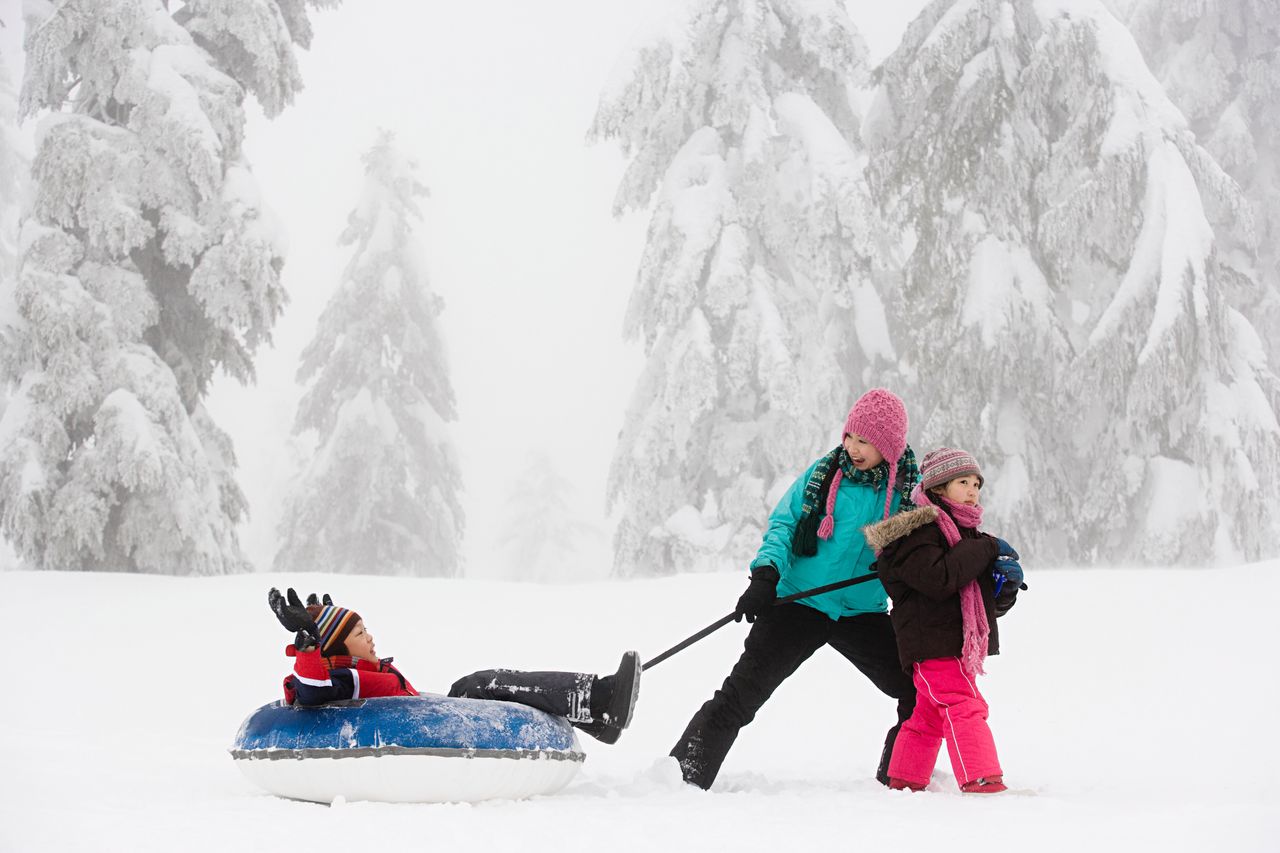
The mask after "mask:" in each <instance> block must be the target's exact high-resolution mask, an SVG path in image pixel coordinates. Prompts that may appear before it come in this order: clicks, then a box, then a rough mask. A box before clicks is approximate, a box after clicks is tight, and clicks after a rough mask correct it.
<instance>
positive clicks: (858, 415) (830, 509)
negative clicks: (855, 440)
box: [818, 388, 907, 539]
mask: <svg viewBox="0 0 1280 853" xmlns="http://www.w3.org/2000/svg"><path fill="white" fill-rule="evenodd" d="M846 435H858V436H861V437H862V438H865V439H866V440H867V441H868V442H869V443H870V444H871V446H872V447H874V448H875V449H876V450H878V451H879V452H880V455H881V456H883V457H884V459H885V461H886V462H888V463H889V487H888V490H887V491H886V492H885V496H884V517H885V518H888V517H889V510H890V508H891V507H892V506H893V486H894V483H895V482H896V481H897V478H898V460H899V459H901V458H902V454H903V452H904V451H905V450H906V449H907V407H906V406H905V405H903V403H902V400H901V399H900V398H899V397H898V395H897V394H895V393H893V392H892V391H890V390H888V389H886V388H872V389H871V390H870V391H868V392H867V393H865V394H863V395H862V396H861V397H859V398H858V401H857V402H856V403H854V404H853V408H852V409H850V410H849V417H847V418H845V421H844V432H843V433H841V434H840V440H841V441H844V437H845V436H846ZM842 477H843V473H842V472H841V471H840V469H839V468H837V469H836V474H835V476H834V477H832V478H831V488H829V489H828V490H827V514H826V516H825V517H824V518H823V519H822V524H820V525H819V526H818V536H819V537H820V538H822V539H830V538H831V534H832V532H833V531H834V530H835V518H834V516H833V513H834V512H835V508H836V491H837V490H838V489H839V488H840V480H841V478H842Z"/></svg>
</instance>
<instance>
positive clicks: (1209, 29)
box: [1128, 0, 1280, 370]
mask: <svg viewBox="0 0 1280 853" xmlns="http://www.w3.org/2000/svg"><path fill="white" fill-rule="evenodd" d="M1128 23H1129V29H1130V30H1131V31H1132V33H1133V36H1134V39H1135V40H1136V41H1137V42H1138V47H1139V48H1140V49H1141V50H1142V52H1143V55H1144V56H1145V57H1146V60H1147V65H1148V66H1150V67H1151V70H1152V73H1154V74H1155V76H1156V79H1158V80H1159V81H1160V82H1161V83H1162V84H1163V85H1164V88H1165V91H1166V92H1168V94H1169V99H1170V100H1172V101H1173V103H1174V104H1175V105H1176V106H1177V107H1178V109H1180V110H1181V111H1182V113H1183V115H1185V116H1186V118H1187V122H1188V123H1189V125H1190V127H1191V130H1192V131H1193V132H1194V133H1195V135H1196V138H1197V140H1198V141H1199V142H1200V144H1201V145H1203V146H1204V147H1205V148H1206V149H1207V150H1208V151H1209V153H1210V154H1212V155H1213V157H1214V159H1215V160H1217V161H1218V164H1219V165H1221V166H1222V167H1223V169H1225V170H1226V172H1227V174H1229V175H1230V176H1231V177H1232V178H1234V179H1235V180H1236V182H1237V183H1238V184H1239V185H1240V187H1241V188H1242V189H1243V190H1244V193H1245V196H1246V197H1247V198H1248V199H1249V202H1250V207H1251V210H1250V213H1251V214H1252V221H1253V228H1252V229H1249V228H1247V227H1244V226H1245V223H1244V222H1243V221H1241V224H1239V225H1237V226H1236V227H1234V228H1230V229H1226V228H1222V227H1219V221H1218V220H1219V219H1226V218H1234V219H1237V220H1243V217H1241V216H1240V215H1239V212H1238V211H1234V210H1232V209H1231V208H1230V206H1229V204H1228V205H1224V207H1225V209H1224V210H1223V211H1222V213H1221V214H1219V216H1218V217H1214V216H1212V215H1211V217H1210V221H1211V223H1212V224H1213V225H1214V226H1215V228H1214V231H1215V233H1217V234H1218V236H1219V240H1220V241H1223V240H1228V241H1229V242H1226V243H1225V245H1226V246H1233V244H1234V245H1238V247H1239V250H1238V251H1237V252H1235V253H1227V252H1220V253H1219V254H1220V257H1221V259H1222V262H1223V263H1224V264H1233V265H1235V266H1237V267H1243V270H1242V272H1241V273H1240V274H1239V275H1238V277H1237V279H1238V281H1239V286H1238V287H1237V288H1235V289H1234V290H1233V291H1230V296H1231V300H1232V304H1233V305H1234V306H1235V307H1236V308H1238V309H1240V311H1241V312H1242V313H1244V314H1245V315H1246V316H1247V317H1249V319H1250V320H1251V321H1252V322H1253V324H1254V325H1255V326H1256V327H1257V328H1258V329H1271V330H1274V329H1277V328H1280V3H1276V2H1274V0H1197V2H1195V3H1169V2H1159V0H1142V2H1140V3H1138V4H1137V5H1135V6H1134V7H1133V9H1132V10H1131V12H1130V14H1129V16H1128ZM1259 284H1261V287H1258V285H1259ZM1263 343H1264V344H1265V345H1266V346H1267V348H1268V354H1269V356H1270V360H1271V365H1272V370H1280V334H1268V335H1264V336H1263Z"/></svg>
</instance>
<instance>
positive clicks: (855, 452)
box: [844, 433, 884, 471]
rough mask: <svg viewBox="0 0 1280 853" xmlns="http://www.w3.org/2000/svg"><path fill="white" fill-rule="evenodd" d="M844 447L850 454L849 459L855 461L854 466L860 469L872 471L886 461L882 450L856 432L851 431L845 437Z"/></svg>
mask: <svg viewBox="0 0 1280 853" xmlns="http://www.w3.org/2000/svg"><path fill="white" fill-rule="evenodd" d="M844 449H845V452H846V453H848V454H849V459H851V460H852V461H853V467H854V468H857V469H858V470H859V471H870V470H871V469H872V468H874V467H876V466H877V465H879V464H880V463H881V462H883V461H884V457H883V456H881V455H880V451H879V450H876V449H875V448H874V447H872V446H871V445H870V443H868V442H867V440H866V439H865V438H863V437H862V436H860V435H858V434H856V433H850V434H849V435H846V436H845V437H844Z"/></svg>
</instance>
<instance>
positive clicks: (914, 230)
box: [864, 0, 1280, 563]
mask: <svg viewBox="0 0 1280 853" xmlns="http://www.w3.org/2000/svg"><path fill="white" fill-rule="evenodd" d="M878 82H879V87H878V90H877V94H876V96H875V98H874V99H873V105H872V107H871V111H870V113H869V115H868V117H867V120H866V122H865V125H864V135H865V139H866V140H867V143H868V146H869V148H870V149H871V167H870V169H869V173H868V174H869V178H870V181H871V185H872V192H873V195H874V196H875V197H876V198H877V199H879V200H881V201H882V202H883V203H884V208H885V210H886V212H887V218H888V219H889V220H890V221H891V222H893V223H895V224H898V225H901V227H903V228H904V229H906V232H907V234H908V238H907V243H908V245H909V247H910V249H911V251H910V254H909V256H908V257H907V259H906V262H905V265H904V269H903V279H902V289H901V293H900V296H899V297H898V298H896V299H894V300H892V302H891V305H890V308H889V310H890V313H891V314H892V315H893V317H894V320H893V326H894V328H895V330H896V331H897V333H898V334H899V335H900V339H899V340H898V341H897V343H898V345H899V349H900V351H902V352H903V353H904V357H905V358H909V359H910V362H909V364H908V365H907V366H906V368H907V369H906V374H907V375H908V376H909V377H911V378H913V379H914V384H913V387H912V388H911V393H910V395H909V396H908V398H907V399H908V403H909V406H910V410H911V412H912V413H913V415H916V419H915V423H917V424H920V426H921V435H922V440H921V444H923V445H924V446H926V447H928V446H933V445H935V444H938V443H944V442H945V443H955V444H960V445H962V446H965V447H967V448H969V449H970V450H973V451H974V452H975V453H976V454H977V456H978V458H979V459H980V460H981V461H982V463H983V466H984V469H985V471H986V473H987V474H988V479H989V482H990V486H989V492H990V493H989V497H988V501H987V502H989V503H990V504H991V507H992V510H993V512H992V515H991V525H990V526H991V527H992V528H993V529H997V530H1000V531H1002V535H1003V533H1004V532H1007V533H1008V534H1009V535H1008V537H1007V538H1009V539H1010V540H1011V541H1015V542H1016V543H1017V544H1018V545H1019V547H1022V548H1024V552H1025V555H1026V556H1028V557H1029V558H1031V559H1034V560H1037V561H1056V560H1063V559H1083V560H1087V561H1090V562H1092V561H1097V560H1105V561H1107V562H1111V563H1115V562H1122V561H1134V562H1139V563H1171V562H1176V563H1198V562H1206V561H1209V560H1212V559H1214V558H1215V557H1216V558H1231V557H1239V556H1245V557H1248V558H1250V559H1254V558H1258V557H1260V556H1264V555H1268V554H1274V553H1276V552H1277V542H1278V541H1280V540H1277V536H1276V533H1277V531H1276V528H1277V513H1276V510H1275V507H1276V506H1277V499H1278V498H1280V492H1278V488H1280V480H1278V479H1277V474H1280V470H1278V468H1280V428H1278V426H1277V418H1276V400H1277V395H1276V391H1277V389H1276V385H1275V378H1274V376H1273V375H1272V374H1271V373H1270V372H1269V371H1268V370H1267V369H1266V363H1265V355H1264V352H1263V345H1262V342H1261V340H1260V336H1259V334H1258V331H1257V330H1256V329H1255V328H1254V327H1253V326H1252V325H1251V324H1250V322H1249V320H1248V319H1246V318H1245V317H1244V316H1243V315H1242V314H1241V313H1240V312H1239V311H1237V310H1236V309H1234V308H1233V307H1232V306H1231V304H1230V301H1229V291H1230V290H1231V289H1232V288H1233V287H1235V286H1237V285H1238V284H1239V282H1238V281H1237V280H1236V276H1237V275H1238V273H1237V272H1236V271H1235V270H1233V269H1231V268H1229V267H1227V266H1226V265H1224V263H1223V262H1222V260H1221V257H1220V256H1221V252H1220V250H1219V249H1218V242H1219V241H1218V238H1217V236H1216V234H1215V232H1214V230H1213V227H1212V225H1211V222H1210V220H1209V218H1208V217H1207V215H1206V212H1205V211H1206V202H1205V201H1204V199H1205V198H1206V197H1211V198H1213V199H1218V200H1221V199H1228V200H1229V199H1230V198H1231V195H1232V193H1233V192H1235V193H1236V198H1237V201H1238V204H1237V207H1240V206H1243V201H1242V200H1241V199H1240V198H1239V193H1238V189H1236V187H1235V184H1234V182H1233V181H1231V179H1230V178H1229V177H1228V176H1227V175H1226V174H1225V173H1224V172H1223V171H1222V170H1221V168H1219V167H1218V166H1217V164H1216V163H1215V162H1214V161H1213V159H1212V158H1211V157H1210V156H1209V155H1208V154H1207V153H1206V152H1205V151H1204V149H1202V148H1200V147H1198V146H1197V144H1196V142H1195V139H1194V137H1193V135H1192V134H1191V132H1190V131H1189V130H1188V129H1187V126H1186V122H1185V120H1184V119H1183V117H1182V115H1181V114H1180V113H1179V112H1178V110H1177V109H1176V108H1175V107H1174V106H1173V105H1172V104H1171V103H1170V102H1169V100H1168V98H1167V97H1166V96H1165V95H1164V93H1163V91H1162V89H1161V88H1160V86H1159V84H1158V83H1157V82H1156V81H1155V80H1154V79H1153V78H1152V76H1151V74H1150V72H1149V71H1148V70H1147V68H1146V66H1145V64H1144V63H1143V60H1142V57H1141V56H1140V54H1139V53H1138V50H1137V48H1136V46H1135V45H1134V43H1133V40H1132V38H1131V37H1130V36H1129V34H1128V33H1127V32H1126V31H1125V30H1124V28H1123V27H1122V25H1121V24H1120V23H1119V22H1118V21H1117V20H1116V19H1115V18H1114V17H1112V16H1111V14H1110V13H1109V12H1107V11H1106V10H1105V8H1103V7H1102V6H1101V5H1100V4H1098V3H1096V2H1091V0H1079V1H1078V2H1074V0H1059V2H1053V0H1038V2H1035V3H1010V2H1000V0H972V2H937V3H934V4H933V5H932V6H930V7H929V8H928V9H926V10H925V12H923V13H922V14H921V16H920V17H919V18H918V19H917V20H916V21H915V22H914V23H913V24H912V25H911V27H910V28H909V29H908V32H907V34H906V36H905V38H904V40H903V43H902V45H901V46H900V47H899V49H898V50H897V51H896V52H895V53H894V54H893V55H892V56H891V57H890V58H889V59H888V60H887V61H886V63H885V65H884V66H883V68H882V69H881V70H880V71H879V80H878ZM1219 203H1220V202H1219ZM1242 507H1253V508H1256V509H1255V510H1253V511H1242V510H1241V508H1242Z"/></svg>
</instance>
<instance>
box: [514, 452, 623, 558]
mask: <svg viewBox="0 0 1280 853" xmlns="http://www.w3.org/2000/svg"><path fill="white" fill-rule="evenodd" d="M573 497H574V489H573V484H572V483H570V482H569V481H568V480H566V479H565V477H564V475H562V474H561V473H560V472H559V471H558V470H556V467H555V465H553V464H552V462H551V458H550V457H549V456H548V455H547V454H546V453H545V452H541V451H537V450H534V451H531V452H530V453H529V455H528V462H527V464H526V465H525V467H524V470H523V471H522V472H521V474H520V475H519V476H517V477H516V478H515V479H514V481H513V482H512V484H511V488H510V491H509V492H508V493H507V496H506V513H505V518H506V519H507V521H506V522H505V523H504V525H503V527H502V530H501V532H500V538H499V545H500V546H501V549H502V551H503V553H504V556H505V558H506V559H505V563H506V567H507V572H506V577H507V578H509V579H510V580H520V581H536V582H540V583H546V582H548V581H568V580H581V579H586V578H589V577H592V576H593V573H592V572H591V571H590V570H589V567H587V566H585V565H583V563H582V561H583V559H584V557H583V547H582V546H583V545H584V544H587V543H590V542H592V541H593V540H596V536H597V534H596V531H595V530H594V529H593V528H592V527H591V526H590V525H587V524H584V523H583V522H581V521H580V520H578V519H577V513H576V512H575V508H574V501H573ZM596 541H598V540H596Z"/></svg>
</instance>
